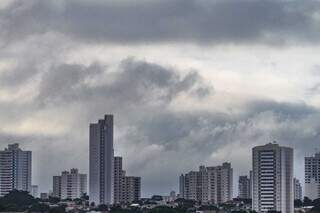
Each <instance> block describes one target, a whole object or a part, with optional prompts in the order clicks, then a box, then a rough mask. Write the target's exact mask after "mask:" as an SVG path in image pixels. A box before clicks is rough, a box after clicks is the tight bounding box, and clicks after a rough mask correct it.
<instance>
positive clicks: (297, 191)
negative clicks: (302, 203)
mask: <svg viewBox="0 0 320 213" xmlns="http://www.w3.org/2000/svg"><path fill="white" fill-rule="evenodd" d="M293 192H294V199H295V200H302V187H301V184H300V181H299V180H298V179H297V178H294V179H293Z"/></svg>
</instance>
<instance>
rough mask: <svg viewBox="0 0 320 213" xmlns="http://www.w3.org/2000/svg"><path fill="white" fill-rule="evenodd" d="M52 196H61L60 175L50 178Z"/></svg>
mask: <svg viewBox="0 0 320 213" xmlns="http://www.w3.org/2000/svg"><path fill="white" fill-rule="evenodd" d="M52 196H53V197H58V198H61V176H53V178H52Z"/></svg>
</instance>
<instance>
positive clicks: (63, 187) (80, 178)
mask: <svg viewBox="0 0 320 213" xmlns="http://www.w3.org/2000/svg"><path fill="white" fill-rule="evenodd" d="M86 193H87V175H86V174H80V173H79V172H78V169H71V170H70V172H69V171H63V172H62V173H61V176H54V177H53V196H54V197H59V198H61V199H76V198H81V196H82V195H83V194H86Z"/></svg>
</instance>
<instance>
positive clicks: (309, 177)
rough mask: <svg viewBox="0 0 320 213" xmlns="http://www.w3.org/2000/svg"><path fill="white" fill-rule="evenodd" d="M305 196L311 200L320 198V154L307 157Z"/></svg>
mask: <svg viewBox="0 0 320 213" xmlns="http://www.w3.org/2000/svg"><path fill="white" fill-rule="evenodd" d="M304 159H305V160H304V162H305V175H304V176H305V178H304V181H305V182H304V186H305V196H306V197H308V198H310V199H311V200H315V199H317V198H320V152H318V153H316V154H315V155H314V156H311V157H305V158H304Z"/></svg>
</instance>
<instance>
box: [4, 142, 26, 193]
mask: <svg viewBox="0 0 320 213" xmlns="http://www.w3.org/2000/svg"><path fill="white" fill-rule="evenodd" d="M31 158H32V154H31V151H23V150H21V149H20V148H19V144H17V143H15V144H9V145H8V148H5V149H4V150H2V151H0V196H4V195H6V194H8V193H9V192H10V191H12V190H13V189H17V190H23V191H28V192H31V164H32V163H31Z"/></svg>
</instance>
